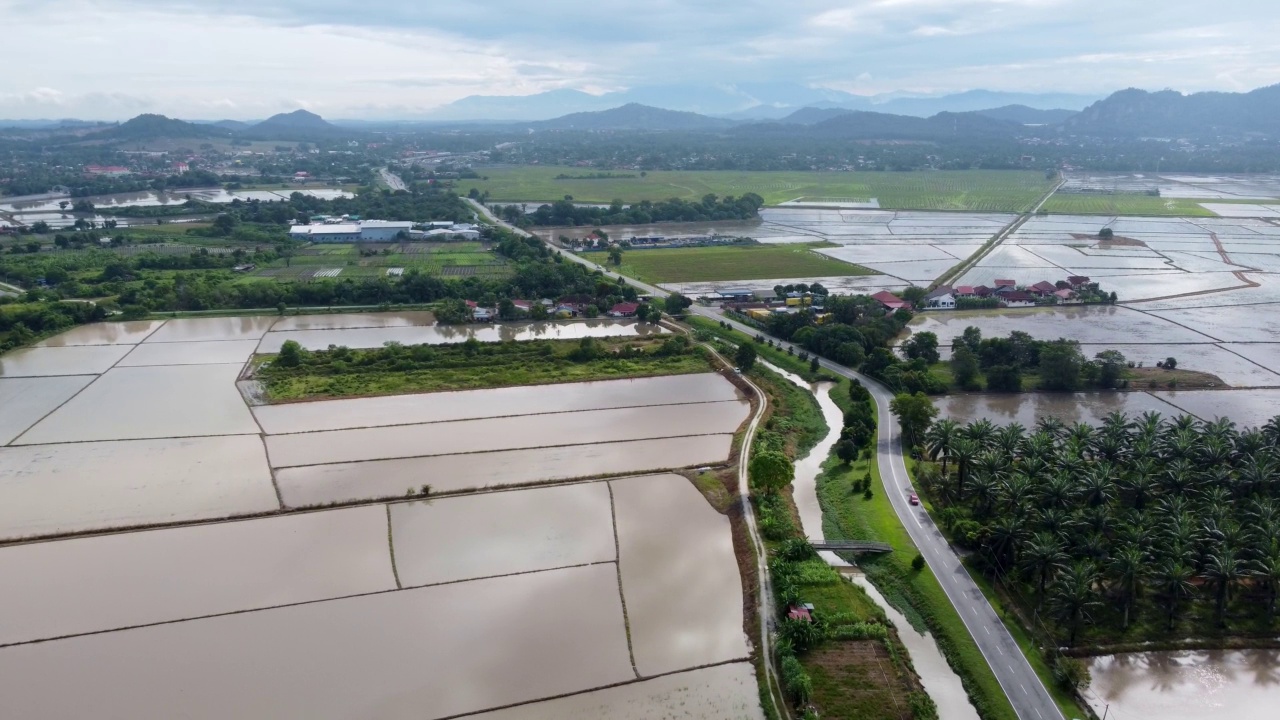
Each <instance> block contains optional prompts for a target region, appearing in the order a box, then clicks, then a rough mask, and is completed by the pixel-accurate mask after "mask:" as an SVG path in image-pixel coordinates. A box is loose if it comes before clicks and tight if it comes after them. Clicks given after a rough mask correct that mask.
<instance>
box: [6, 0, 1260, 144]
mask: <svg viewBox="0 0 1280 720" xmlns="http://www.w3.org/2000/svg"><path fill="white" fill-rule="evenodd" d="M0 27H3V28H4V30H5V32H4V38H3V40H2V41H0V42H3V47H4V51H3V57H4V62H3V64H2V65H0V68H2V69H0V117H4V118H43V117H53V118H61V117H79V118H86V119H122V118H127V117H131V116H133V115H136V114H138V113H141V112H159V113H164V114H168V115H171V116H177V117H184V118H204V119H218V118H240V119H244V118H261V117H266V116H268V115H271V114H273V113H276V112H280V111H287V110H294V109H297V108H307V109H310V110H313V111H315V112H318V113H320V114H322V115H325V116H328V117H334V118H343V117H346V118H358V117H366V118H395V117H413V116H415V115H420V114H422V113H424V112H426V111H427V110H429V109H430V108H432V107H435V106H438V105H441V104H444V103H447V102H449V101H452V100H456V99H458V98H461V97H464V96H466V95H473V94H482V95H507V94H511V95H516V94H530V93H535V92H539V91H543V90H551V89H555V88H576V89H580V90H586V91H589V92H603V91H607V90H616V89H623V88H627V87H635V86H643V85H654V84H664V83H670V82H685V83H716V84H733V83H739V82H755V81H786V82H796V83H800V84H804V85H809V86H823V87H831V88H837V89H841V90H846V91H849V92H854V93H858V94H868V95H869V94H876V93H886V92H895V91H909V92H914V93H929V94H938V93H944V92H955V91H962V90H969V89H975V88H985V89H992V90H1014V91H1031V92H1051V91H1061V92H1078V93H1094V94H1106V93H1108V92H1111V91H1113V90H1117V89H1121V88H1124V87H1131V86H1135V87H1142V88H1146V89H1152V90H1158V89H1163V88H1174V89H1177V90H1182V91H1186V92H1190V91H1198V90H1210V89H1213V90H1248V89H1252V88H1254V87H1259V86H1262V85H1269V84H1272V83H1276V82H1280V41H1278V40H1277V38H1278V37H1280V6H1278V5H1277V3H1276V0H1216V1H1215V2H1212V3H1209V2H1206V0H847V1H845V2H831V1H828V0H788V1H787V2H779V1H778V0H645V2H635V1H630V2H624V1H623V0H478V1H477V0H362V1H360V2H356V1H354V0H216V2H209V1H208V0H203V1H201V2H195V1H194V0H0Z"/></svg>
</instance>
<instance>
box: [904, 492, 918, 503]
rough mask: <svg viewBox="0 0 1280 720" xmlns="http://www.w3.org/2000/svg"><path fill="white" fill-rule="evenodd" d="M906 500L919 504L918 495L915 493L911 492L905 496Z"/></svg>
mask: <svg viewBox="0 0 1280 720" xmlns="http://www.w3.org/2000/svg"><path fill="white" fill-rule="evenodd" d="M907 502H909V503H911V504H912V505H919V504H920V496H919V495H917V494H915V493H911V494H910V495H909V496H907Z"/></svg>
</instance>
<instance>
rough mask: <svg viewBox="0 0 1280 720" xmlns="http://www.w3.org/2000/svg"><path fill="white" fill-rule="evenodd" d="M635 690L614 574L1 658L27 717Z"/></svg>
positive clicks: (439, 592) (251, 619)
mask: <svg viewBox="0 0 1280 720" xmlns="http://www.w3.org/2000/svg"><path fill="white" fill-rule="evenodd" d="M197 649H198V651H197ZM634 678H635V675H634V673H633V671H632V669H631V663H630V660H629V658H628V652H627V634H626V629H625V627H624V624H623V615H622V606H621V603H620V601H619V596H618V577H617V572H616V570H615V568H614V567H613V565H612V564H607V565H594V566H590V567H582V568H568V569H563V570H554V571H550V572H542V573H530V574H526V575H514V576H509V577H504V578H496V579H490V580H478V581H474V582H470V583H460V584H453V585H441V586H436V587H430V588H422V589H415V590H403V591H397V592H389V593H383V594H379V595H368V596H362V597H355V598H349V599H343V600H332V601H328V602H320V603H312V604H307V605H295V606H290V607H284V608H279V609H273V610H261V611H257V612H249V613H241V614H237V615H225V616H220V617H214V618H207V619H202V620H192V621H187V622H180V623H173V624H168V625H157V626H152V627H146V628H139V629H134V630H123V631H119V632H112V633H105V634H100V635H88V636H82V637H77V638H70V639H66V640H55V641H50V642H45V643H37V644H31V645H20V646H14V647H9V648H5V649H3V650H0V693H2V694H3V696H4V697H5V705H6V707H7V708H8V712H9V713H11V714H12V715H13V716H14V717H22V718H28V719H30V720H38V719H40V718H68V717H91V716H92V717H153V718H158V717H185V718H192V719H193V720H198V719H200V718H209V719H210V720H214V719H217V720H221V719H223V718H229V717H306V718H320V719H322V718H344V719H345V718H353V717H381V718H439V717H447V716H451V715H456V714H459V713H468V712H476V711H478V710H484V709H488V708H492V707H500V706H504V705H509V704H513V703H521V702H528V701H532V700H537V699H542V698H547V697H553V696H557V695H560V694H565V693H572V692H578V691H581V690H583V689H590V688H594V687H599V686H602V685H608V684H613V683H617V682H621V681H625V680H632V679H634ZM68 684H70V685H71V686H74V687H75V688H76V692H66V691H65V688H66V687H68Z"/></svg>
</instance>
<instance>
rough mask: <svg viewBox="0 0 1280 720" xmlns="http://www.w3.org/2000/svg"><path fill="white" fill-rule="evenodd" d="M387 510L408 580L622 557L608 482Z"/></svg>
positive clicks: (431, 581)
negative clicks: (616, 542) (618, 551)
mask: <svg viewBox="0 0 1280 720" xmlns="http://www.w3.org/2000/svg"><path fill="white" fill-rule="evenodd" d="M686 484H687V483H686ZM390 508H391V540H392V544H393V546H394V548H395V558H396V571H397V577H399V578H400V582H401V584H403V585H405V586H415V585H435V584H438V583H446V582H455V581H457V580H471V579H474V578H482V577H494V576H498V575H511V574H515V573H526V572H533V571H537V570H549V569H553V568H559V567H569V566H573V565H590V564H593V563H602V562H613V561H615V560H617V552H616V549H615V547H614V539H613V519H612V518H613V502H612V497H611V495H610V493H609V487H608V485H607V484H605V483H598V482H597V483H581V484H577V485H564V486H559V487H550V488H538V489H532V490H519V491H508V492H495V493H484V494H480V495H468V496H463V497H456V498H444V499H440V500H433V501H423V502H411V503H399V504H395V505H391V506H390Z"/></svg>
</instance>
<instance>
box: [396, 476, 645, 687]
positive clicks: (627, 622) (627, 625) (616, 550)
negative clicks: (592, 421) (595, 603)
mask: <svg viewBox="0 0 1280 720" xmlns="http://www.w3.org/2000/svg"><path fill="white" fill-rule="evenodd" d="M605 487H607V488H609V525H610V527H611V528H612V529H613V564H614V569H615V570H616V571H617V573H618V597H619V598H621V600H622V627H623V628H624V629H625V630H626V632H627V655H628V656H629V657H630V658H631V672H633V673H635V674H636V677H637V678H639V677H640V670H639V668H637V667H636V648H635V644H634V643H632V641H631V617H630V616H629V615H627V594H626V593H625V592H623V590H622V543H621V542H619V540H618V503H617V501H616V500H614V497H613V483H612V482H608V481H605ZM389 507H390V506H388V508H389ZM387 512H388V515H387V516H388V517H390V509H388V511H387Z"/></svg>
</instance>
